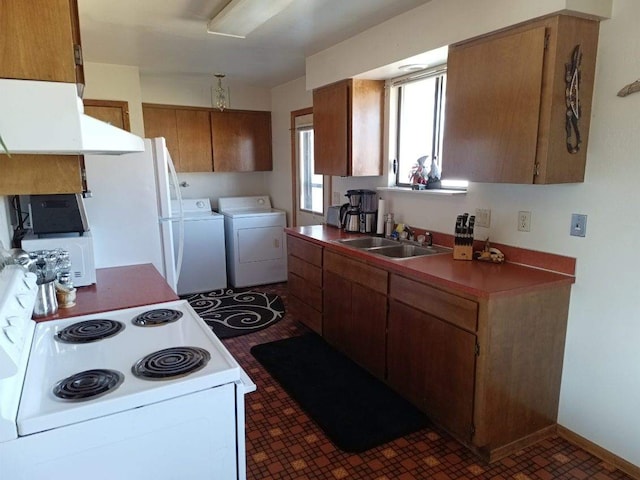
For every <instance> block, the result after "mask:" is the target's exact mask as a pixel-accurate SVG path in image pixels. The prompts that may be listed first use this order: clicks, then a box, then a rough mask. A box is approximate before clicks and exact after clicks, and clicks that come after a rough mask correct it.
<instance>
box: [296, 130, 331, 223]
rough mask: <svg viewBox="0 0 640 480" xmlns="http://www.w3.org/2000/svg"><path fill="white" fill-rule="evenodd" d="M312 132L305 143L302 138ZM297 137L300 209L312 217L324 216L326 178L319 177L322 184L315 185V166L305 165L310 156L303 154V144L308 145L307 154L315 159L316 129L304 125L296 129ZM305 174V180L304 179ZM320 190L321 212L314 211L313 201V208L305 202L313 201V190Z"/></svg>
mask: <svg viewBox="0 0 640 480" xmlns="http://www.w3.org/2000/svg"><path fill="white" fill-rule="evenodd" d="M308 132H311V134H312V137H311V141H310V142H303V141H302V140H303V139H302V137H303V135H304V134H305V133H308ZM295 137H296V149H297V151H298V154H299V155H300V171H299V172H298V184H299V193H298V209H299V210H300V211H302V212H306V213H309V214H312V215H324V177H323V176H322V175H319V176H320V178H321V179H322V183H313V180H312V179H313V176H314V175H316V174H314V173H313V165H306V163H305V165H304V168H302V167H303V165H302V164H303V162H305V159H306V158H308V155H307V156H305V155H304V154H303V153H304V152H303V151H302V150H303V148H304V146H303V143H306V144H307V146H306V153H307V154H310V155H311V157H312V158H313V155H314V150H313V142H314V141H315V136H314V129H313V125H304V126H299V127H296V132H295ZM303 173H304V178H303ZM314 188H320V191H321V192H322V196H321V198H322V202H321V203H320V208H321V210H320V211H316V210H313V201H311V208H307V205H306V203H307V202H306V201H303V200H311V199H312V198H313V195H312V193H313V189H314Z"/></svg>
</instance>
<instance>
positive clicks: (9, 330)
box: [2, 325, 20, 343]
mask: <svg viewBox="0 0 640 480" xmlns="http://www.w3.org/2000/svg"><path fill="white" fill-rule="evenodd" d="M2 330H3V331H4V334H5V335H6V337H7V338H8V339H9V341H10V342H11V343H18V342H19V341H20V329H19V328H18V327H14V326H11V325H10V326H8V327H4V328H3V329H2Z"/></svg>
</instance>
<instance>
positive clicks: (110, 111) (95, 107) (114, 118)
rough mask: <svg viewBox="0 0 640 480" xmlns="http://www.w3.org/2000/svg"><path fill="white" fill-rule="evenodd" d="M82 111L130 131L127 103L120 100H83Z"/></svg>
mask: <svg viewBox="0 0 640 480" xmlns="http://www.w3.org/2000/svg"><path fill="white" fill-rule="evenodd" d="M83 103H84V113H86V114H87V115H89V116H91V117H93V118H97V119H98V120H102V121H103V122H107V123H109V124H111V125H113V126H114V127H118V128H121V129H122V130H126V131H127V132H130V131H131V126H130V123H129V103H128V102H125V101H120V100H87V99H86V98H85V99H84V100H83Z"/></svg>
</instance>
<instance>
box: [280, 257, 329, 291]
mask: <svg viewBox="0 0 640 480" xmlns="http://www.w3.org/2000/svg"><path fill="white" fill-rule="evenodd" d="M287 265H288V268H289V273H290V274H291V273H293V274H295V275H297V276H298V277H302V278H304V279H305V280H306V281H307V282H308V283H309V284H310V285H314V286H316V287H319V288H322V268H320V267H318V266H316V265H312V264H311V263H307V262H305V261H304V260H301V259H300V258H298V257H295V256H293V255H291V254H289V257H288V259H287Z"/></svg>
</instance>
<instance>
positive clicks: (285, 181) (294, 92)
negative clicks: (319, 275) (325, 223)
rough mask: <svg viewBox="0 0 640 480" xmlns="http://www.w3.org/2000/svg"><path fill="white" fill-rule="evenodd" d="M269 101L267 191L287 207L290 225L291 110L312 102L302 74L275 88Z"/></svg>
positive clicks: (280, 206) (277, 205) (274, 202)
mask: <svg viewBox="0 0 640 480" xmlns="http://www.w3.org/2000/svg"><path fill="white" fill-rule="evenodd" d="M271 104H272V105H273V108H272V110H271V126H272V128H273V173H272V175H271V177H270V179H269V191H270V193H271V201H272V202H273V204H274V205H275V206H276V207H277V208H281V209H284V210H286V211H287V216H288V219H287V225H291V211H292V209H293V205H292V203H293V198H292V194H291V188H292V187H291V185H292V183H291V182H292V178H291V131H290V128H291V112H293V111H295V110H301V109H303V108H308V107H311V105H312V104H313V97H312V93H311V91H307V90H305V79H304V77H301V78H299V79H297V80H293V81H291V82H288V83H285V84H284V85H280V86H278V87H276V88H274V89H273V90H272V91H271Z"/></svg>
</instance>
